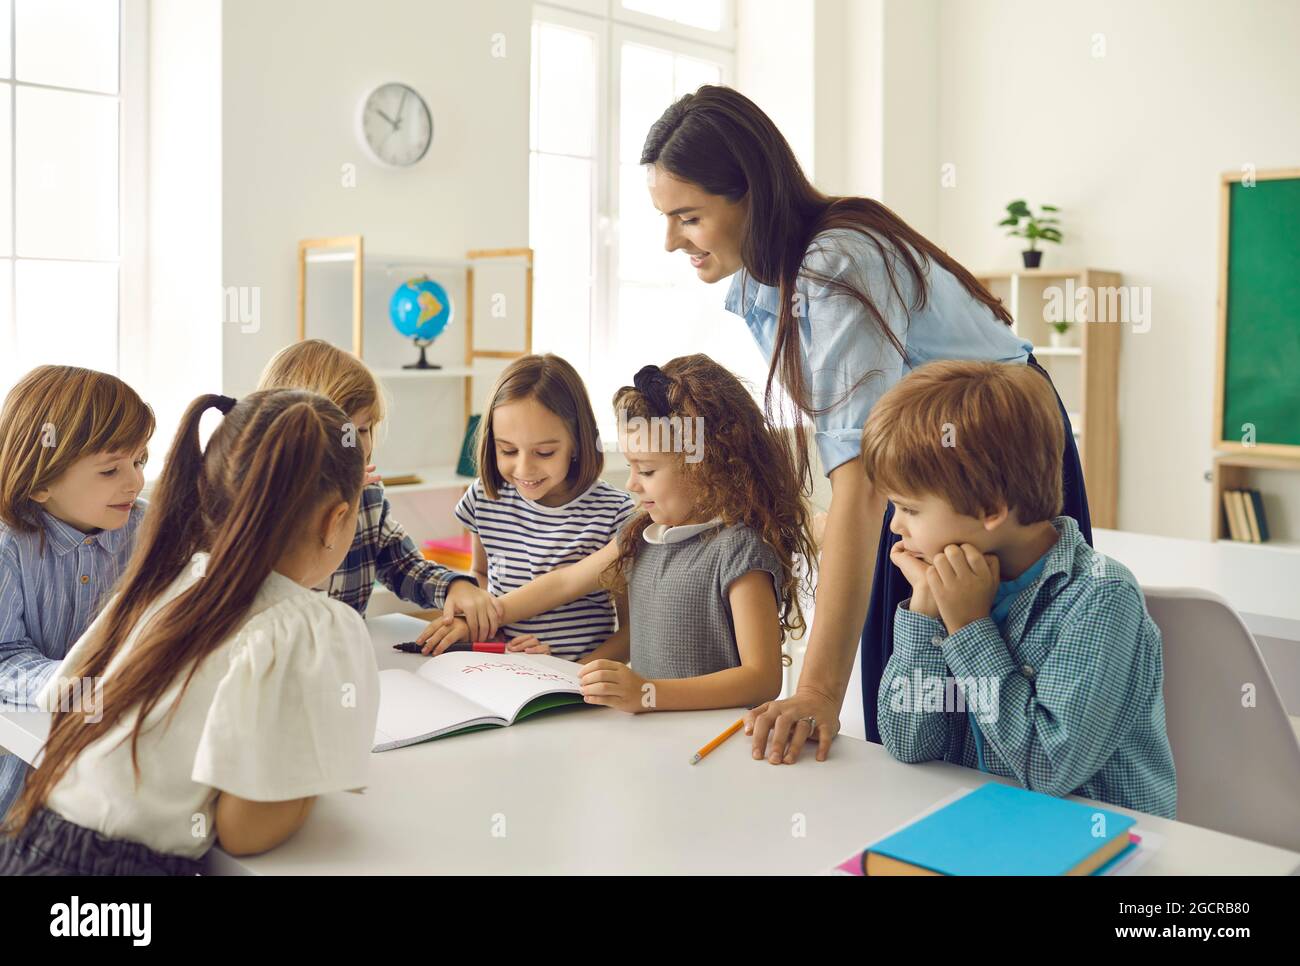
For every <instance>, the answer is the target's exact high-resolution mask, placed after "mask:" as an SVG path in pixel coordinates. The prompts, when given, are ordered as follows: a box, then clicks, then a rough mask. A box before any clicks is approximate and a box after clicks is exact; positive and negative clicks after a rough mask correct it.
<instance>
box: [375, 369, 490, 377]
mask: <svg viewBox="0 0 1300 966" xmlns="http://www.w3.org/2000/svg"><path fill="white" fill-rule="evenodd" d="M371 371H372V372H373V373H374V374H375V375H376V376H378V377H379V378H380V379H464V378H465V377H467V376H482V375H486V373H483V372H480V371H477V370H475V369H473V368H471V367H470V366H443V367H442V368H441V369H372V370H371Z"/></svg>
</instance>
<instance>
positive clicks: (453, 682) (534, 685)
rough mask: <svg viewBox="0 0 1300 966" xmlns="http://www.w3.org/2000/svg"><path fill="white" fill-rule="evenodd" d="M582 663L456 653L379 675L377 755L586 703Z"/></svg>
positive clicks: (541, 657)
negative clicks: (580, 676) (583, 700)
mask: <svg viewBox="0 0 1300 966" xmlns="http://www.w3.org/2000/svg"><path fill="white" fill-rule="evenodd" d="M579 667H580V665H577V664H574V663H573V662H571V661H566V660H563V659H562V658H558V657H551V656H549V655H546V654H509V655H507V654H482V653H472V652H467V651H457V652H448V653H445V654H440V655H438V656H437V657H431V658H429V659H428V660H427V661H425V662H424V663H423V664H421V665H420V668H419V670H417V671H415V672H411V671H405V670H387V671H380V672H379V720H378V721H377V722H376V724H375V745H374V748H373V750H374V751H377V752H378V751H391V750H392V749H394V748H401V747H403V746H405V745H413V744H417V743H419V742H422V741H429V740H431V739H433V738H445V737H447V736H449V735H453V734H462V733H465V732H469V731H481V730H483V729H484V728H504V727H506V726H508V725H512V724H514V723H515V722H516V721H520V720H522V719H524V718H527V717H529V716H530V715H534V714H537V713H538V712H539V711H546V710H549V709H550V708H555V707H559V706H560V705H570V704H582V703H583V702H582V688H581V686H580V684H579V681H578V671H579Z"/></svg>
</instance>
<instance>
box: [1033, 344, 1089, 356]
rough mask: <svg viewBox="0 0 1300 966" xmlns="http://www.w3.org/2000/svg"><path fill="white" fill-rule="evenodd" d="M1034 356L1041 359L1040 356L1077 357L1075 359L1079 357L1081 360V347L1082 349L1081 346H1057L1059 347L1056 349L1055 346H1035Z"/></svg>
mask: <svg viewBox="0 0 1300 966" xmlns="http://www.w3.org/2000/svg"><path fill="white" fill-rule="evenodd" d="M1034 355H1035V356H1036V357H1042V356H1077V357H1079V358H1083V347H1082V346H1077V345H1070V346H1059V347H1057V346H1050V345H1044V346H1037V345H1036V346H1034Z"/></svg>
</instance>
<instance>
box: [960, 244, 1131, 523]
mask: <svg viewBox="0 0 1300 966" xmlns="http://www.w3.org/2000/svg"><path fill="white" fill-rule="evenodd" d="M975 277H976V278H977V279H978V280H979V281H980V283H981V284H982V285H983V286H984V287H985V288H987V289H988V290H989V291H990V292H992V293H993V295H994V296H995V297H997V298H999V299H1001V300H1002V303H1003V305H1005V306H1006V307H1007V310H1008V311H1009V312H1010V313H1011V318H1012V319H1013V327H1014V330H1015V332H1016V334H1017V335H1020V336H1022V337H1024V338H1025V339H1028V340H1029V341H1030V342H1032V343H1033V345H1034V358H1035V359H1037V360H1038V362H1039V364H1040V365H1041V366H1042V367H1043V368H1044V369H1046V370H1047V372H1048V373H1049V374H1050V375H1051V377H1052V381H1053V383H1055V385H1056V390H1057V392H1058V393H1059V394H1060V396H1061V400H1062V402H1064V403H1065V408H1066V411H1067V413H1068V414H1069V417H1070V422H1071V423H1072V424H1073V428H1074V437H1075V442H1076V444H1077V445H1078V447H1079V458H1080V460H1081V461H1082V463H1083V473H1084V479H1085V481H1086V484H1087V487H1088V508H1089V511H1090V512H1091V514H1092V525H1093V526H1095V527H1107V528H1114V527H1115V526H1116V525H1117V522H1118V517H1119V349H1120V330H1121V327H1122V326H1121V324H1120V323H1119V322H1116V321H1097V320H1096V319H1095V318H1094V315H1096V314H1097V313H1096V312H1095V311H1094V303H1095V301H1096V299H1095V293H1099V292H1102V291H1106V290H1109V289H1111V288H1118V287H1119V285H1120V283H1121V279H1120V275H1119V273H1117V272H1108V271H1101V270H1099V269H1095V268H1064V269H1058V268H1026V269H1017V270H1012V271H1000V272H983V273H976V275H975ZM1053 287H1059V288H1060V289H1061V296H1062V297H1061V303H1062V306H1063V308H1065V309H1067V310H1068V311H1069V312H1070V313H1071V314H1072V315H1075V317H1074V318H1073V319H1069V318H1067V319H1065V320H1064V321H1069V322H1070V324H1071V328H1070V331H1069V333H1067V335H1069V336H1071V337H1073V339H1074V341H1075V344H1073V345H1058V346H1054V345H1052V344H1051V332H1052V324H1051V322H1049V321H1048V319H1047V313H1046V308H1047V304H1048V301H1049V299H1048V296H1049V294H1055V293H1052V289H1053ZM1071 289H1073V291H1074V292H1075V293H1078V292H1080V291H1085V292H1092V293H1094V298H1093V299H1092V300H1091V301H1085V302H1084V304H1083V305H1078V304H1075V303H1074V302H1072V303H1070V304H1069V305H1066V304H1065V303H1066V302H1068V301H1069V293H1070V291H1071ZM1076 302H1077V299H1076ZM1076 313H1077V314H1076Z"/></svg>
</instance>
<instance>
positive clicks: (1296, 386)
mask: <svg viewBox="0 0 1300 966" xmlns="http://www.w3.org/2000/svg"><path fill="white" fill-rule="evenodd" d="M1225 190H1227V192H1228V216H1227V221H1228V225H1227V230H1228V235H1227V252H1226V254H1227V259H1228V268H1227V291H1226V292H1225V293H1224V304H1225V312H1226V314H1225V330H1224V345H1223V422H1222V424H1221V426H1220V429H1221V431H1222V434H1223V435H1222V440H1223V441H1225V442H1229V443H1232V442H1241V440H1242V436H1243V430H1242V426H1243V425H1245V424H1251V425H1253V426H1254V428H1255V440H1254V441H1255V443H1256V444H1258V445H1275V446H1297V447H1300V177H1286V178H1265V177H1263V176H1261V177H1260V178H1259V180H1258V181H1256V182H1255V184H1254V185H1253V186H1250V187H1246V186H1243V185H1242V184H1241V182H1240V181H1232V182H1228V183H1227V184H1226V185H1225Z"/></svg>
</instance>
